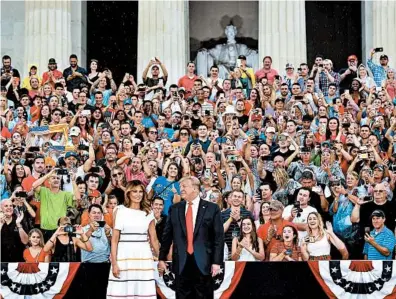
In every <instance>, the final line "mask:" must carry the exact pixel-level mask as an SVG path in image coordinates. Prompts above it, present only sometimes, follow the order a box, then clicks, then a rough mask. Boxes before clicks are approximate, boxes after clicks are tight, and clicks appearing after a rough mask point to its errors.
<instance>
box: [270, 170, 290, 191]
mask: <svg viewBox="0 0 396 299" xmlns="http://www.w3.org/2000/svg"><path fill="white" fill-rule="evenodd" d="M273 176H274V181H275V183H276V184H277V185H278V189H277V190H281V189H283V188H285V187H286V185H287V183H288V182H289V180H290V178H289V175H288V174H287V172H286V170H285V169H284V168H283V167H276V168H275V169H274V172H273Z"/></svg>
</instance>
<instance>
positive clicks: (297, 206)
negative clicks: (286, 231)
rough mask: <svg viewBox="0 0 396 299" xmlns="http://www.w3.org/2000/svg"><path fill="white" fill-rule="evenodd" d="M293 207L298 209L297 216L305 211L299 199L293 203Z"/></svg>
mask: <svg viewBox="0 0 396 299" xmlns="http://www.w3.org/2000/svg"><path fill="white" fill-rule="evenodd" d="M293 208H294V209H297V216H296V217H300V216H301V213H302V211H303V209H301V207H300V203H299V202H298V201H296V202H295V203H294V204H293Z"/></svg>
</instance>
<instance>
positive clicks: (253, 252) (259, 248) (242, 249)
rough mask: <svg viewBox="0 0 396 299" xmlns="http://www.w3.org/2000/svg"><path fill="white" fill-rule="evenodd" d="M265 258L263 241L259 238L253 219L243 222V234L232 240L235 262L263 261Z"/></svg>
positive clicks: (243, 220) (232, 257) (232, 255)
mask: <svg viewBox="0 0 396 299" xmlns="http://www.w3.org/2000/svg"><path fill="white" fill-rule="evenodd" d="M264 258H265V253H264V244H263V240H261V239H260V238H258V237H257V233H256V225H255V224H254V221H253V219H252V218H250V217H249V218H244V219H242V222H241V234H240V236H239V237H235V238H234V239H233V240H232V254H231V259H232V260H233V261H263V260H264Z"/></svg>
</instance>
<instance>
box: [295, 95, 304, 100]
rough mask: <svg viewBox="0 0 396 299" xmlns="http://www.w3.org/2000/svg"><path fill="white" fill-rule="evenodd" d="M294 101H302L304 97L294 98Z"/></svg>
mask: <svg viewBox="0 0 396 299" xmlns="http://www.w3.org/2000/svg"><path fill="white" fill-rule="evenodd" d="M294 99H295V100H296V101H302V100H303V99H304V97H303V96H294Z"/></svg>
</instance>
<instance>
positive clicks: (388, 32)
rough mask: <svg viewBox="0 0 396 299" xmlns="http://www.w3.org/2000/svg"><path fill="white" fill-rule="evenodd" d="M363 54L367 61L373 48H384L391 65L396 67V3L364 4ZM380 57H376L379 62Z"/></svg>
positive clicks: (386, 1) (377, 2)
mask: <svg viewBox="0 0 396 299" xmlns="http://www.w3.org/2000/svg"><path fill="white" fill-rule="evenodd" d="M362 28H363V32H362V48H363V49H362V52H363V61H364V62H365V61H367V58H368V57H369V52H370V50H371V49H372V48H377V47H383V48H384V54H386V55H388V57H389V62H390V65H392V66H393V67H394V66H395V65H396V33H395V29H396V2H395V1H393V0H383V1H364V2H362ZM379 55H381V54H376V55H375V56H374V60H375V61H376V62H378V59H379Z"/></svg>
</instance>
